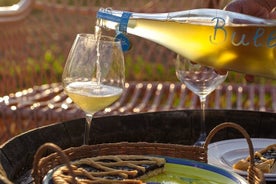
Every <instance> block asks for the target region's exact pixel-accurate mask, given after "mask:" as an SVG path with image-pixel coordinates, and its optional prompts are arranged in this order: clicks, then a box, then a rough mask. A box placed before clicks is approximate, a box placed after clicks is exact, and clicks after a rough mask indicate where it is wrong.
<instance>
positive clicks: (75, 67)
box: [62, 34, 125, 144]
mask: <svg viewBox="0 0 276 184" xmlns="http://www.w3.org/2000/svg"><path fill="white" fill-rule="evenodd" d="M62 82H63V86H64V89H65V92H66V94H67V95H68V96H69V97H70V98H71V99H72V100H73V102H74V103H75V104H76V105H77V106H78V107H80V108H81V109H82V110H83V111H84V112H85V114H86V125H85V132H84V144H89V132H90V127H91V122H92V118H93V115H94V114H95V113H96V112H97V111H99V110H102V109H104V108H105V107H107V106H109V105H111V104H112V103H113V102H115V101H116V100H117V99H118V98H119V97H120V95H121V94H122V93H123V89H124V82H125V66H124V56H123V52H122V49H121V44H120V41H115V40H114V38H112V37H107V36H101V37H99V38H96V37H95V35H93V34H78V35H77V36H76V38H75V41H74V43H73V45H72V48H71V50H70V52H69V55H68V58H67V61H66V64H65V67H64V71H63V75H62Z"/></svg>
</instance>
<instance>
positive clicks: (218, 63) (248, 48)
mask: <svg viewBox="0 0 276 184" xmlns="http://www.w3.org/2000/svg"><path fill="white" fill-rule="evenodd" d="M97 25H98V26H100V27H101V28H108V29H113V30H116V31H117V32H120V33H130V34H133V35H137V36H140V37H143V38H145V39H148V40H151V41H153V42H156V43H158V44H160V45H163V46H165V47H167V48H168V49H170V50H172V51H174V52H176V53H178V54H180V55H182V56H183V57H186V58H187V59H190V60H192V61H194V62H197V63H199V64H202V65H207V66H212V67H215V68H217V69H226V70H232V71H236V72H241V73H245V74H251V75H256V76H262V77H267V78H271V79H276V50H275V48H276V21H274V20H266V19H261V18H257V17H253V16H248V15H244V14H240V13H235V12H229V11H224V10H217V9H194V10H186V11H179V12H170V13H154V14H147V13H134V12H124V11H117V10H112V9H100V10H99V11H98V12H97Z"/></svg>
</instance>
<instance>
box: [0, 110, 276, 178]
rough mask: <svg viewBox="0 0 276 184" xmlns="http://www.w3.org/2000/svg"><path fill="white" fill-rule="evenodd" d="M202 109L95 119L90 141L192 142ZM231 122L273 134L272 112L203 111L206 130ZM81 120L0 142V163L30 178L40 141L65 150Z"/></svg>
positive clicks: (75, 139) (76, 139)
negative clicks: (1, 143)
mask: <svg viewBox="0 0 276 184" xmlns="http://www.w3.org/2000/svg"><path fill="white" fill-rule="evenodd" d="M200 116H201V111H200V110H181V111H180V110H179V111H162V112H151V113H140V114H132V115H118V116H105V117H97V118H94V120H93V124H92V127H91V137H90V144H98V143H108V142H121V141H128V142H138V141H145V142H159V143H175V144H183V145H191V144H193V143H194V142H195V141H196V139H197V137H198V135H199V129H200V123H199V122H200ZM226 121H227V122H235V123H237V124H239V125H241V126H242V127H244V128H245V129H246V130H247V131H248V133H249V135H250V136H251V137H252V138H253V137H254V138H255V137H262V138H276V134H275V129H276V123H275V122H276V114H275V113H269V112H257V111H239V110H207V111H206V126H207V130H208V131H210V130H211V129H212V128H213V127H215V126H216V125H218V124H220V123H223V122H226ZM84 123H85V119H76V120H72V121H66V122H60V123H57V124H53V125H48V126H44V127H40V128H36V129H33V130H31V131H28V132H26V133H23V134H21V135H19V136H16V137H14V138H13V139H10V140H9V141H7V142H6V143H5V144H3V145H2V146H1V147H0V162H1V164H2V166H3V168H4V170H5V171H6V173H7V176H8V178H9V179H10V180H12V181H13V182H16V183H20V181H22V180H25V181H26V180H31V178H30V171H31V168H32V163H33V156H34V154H35V152H36V150H37V149H38V147H39V146H40V145H42V144H43V143H46V142H52V143H55V144H57V145H58V146H60V147H61V148H63V149H65V148H68V147H72V146H80V145H82V143H83V136H82V134H83V131H84ZM240 137H241V135H240V133H239V132H236V131H235V130H233V129H229V130H228V129H226V130H223V131H221V132H220V133H218V134H217V135H216V136H215V137H214V138H213V139H212V140H213V141H218V140H222V139H230V138H240Z"/></svg>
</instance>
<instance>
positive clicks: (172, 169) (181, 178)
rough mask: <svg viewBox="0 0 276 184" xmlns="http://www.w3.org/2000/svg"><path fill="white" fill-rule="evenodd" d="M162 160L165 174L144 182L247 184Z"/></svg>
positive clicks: (48, 183)
mask: <svg viewBox="0 0 276 184" xmlns="http://www.w3.org/2000/svg"><path fill="white" fill-rule="evenodd" d="M161 157H163V156H161ZM163 158H165V159H166V165H165V172H164V173H162V174H159V175H158V176H153V177H150V178H148V179H147V180H145V182H147V183H161V184H187V183H198V184H203V183H204V184H208V183H210V184H221V183H227V184H247V181H246V180H245V179H244V178H243V177H241V176H240V175H238V174H236V173H234V172H231V171H227V170H224V169H221V168H218V167H216V166H212V165H209V164H205V163H202V162H197V161H192V160H186V159H180V158H172V157H163ZM57 168H58V167H57ZM57 168H55V169H52V170H50V171H49V173H48V174H47V175H46V176H45V177H44V179H43V184H52V180H51V178H52V174H53V172H54V171H55V170H56V169H57Z"/></svg>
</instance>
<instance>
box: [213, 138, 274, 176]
mask: <svg viewBox="0 0 276 184" xmlns="http://www.w3.org/2000/svg"><path fill="white" fill-rule="evenodd" d="M251 140H252V143H253V147H254V151H256V150H260V149H263V148H265V147H266V146H268V145H271V144H276V139H261V138H252V139H251ZM248 155H249V151H248V144H247V142H246V140H245V139H230V140H225V141H219V142H215V143H211V144H209V146H208V163H209V164H211V165H214V166H217V167H220V168H223V169H226V170H230V171H234V172H236V173H238V174H240V175H243V176H246V175H247V172H245V171H241V170H236V169H233V168H232V165H233V164H234V163H235V162H236V161H238V160H240V159H244V158H246V157H247V156H248ZM264 175H265V178H266V180H268V181H276V172H274V173H265V174H264Z"/></svg>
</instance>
